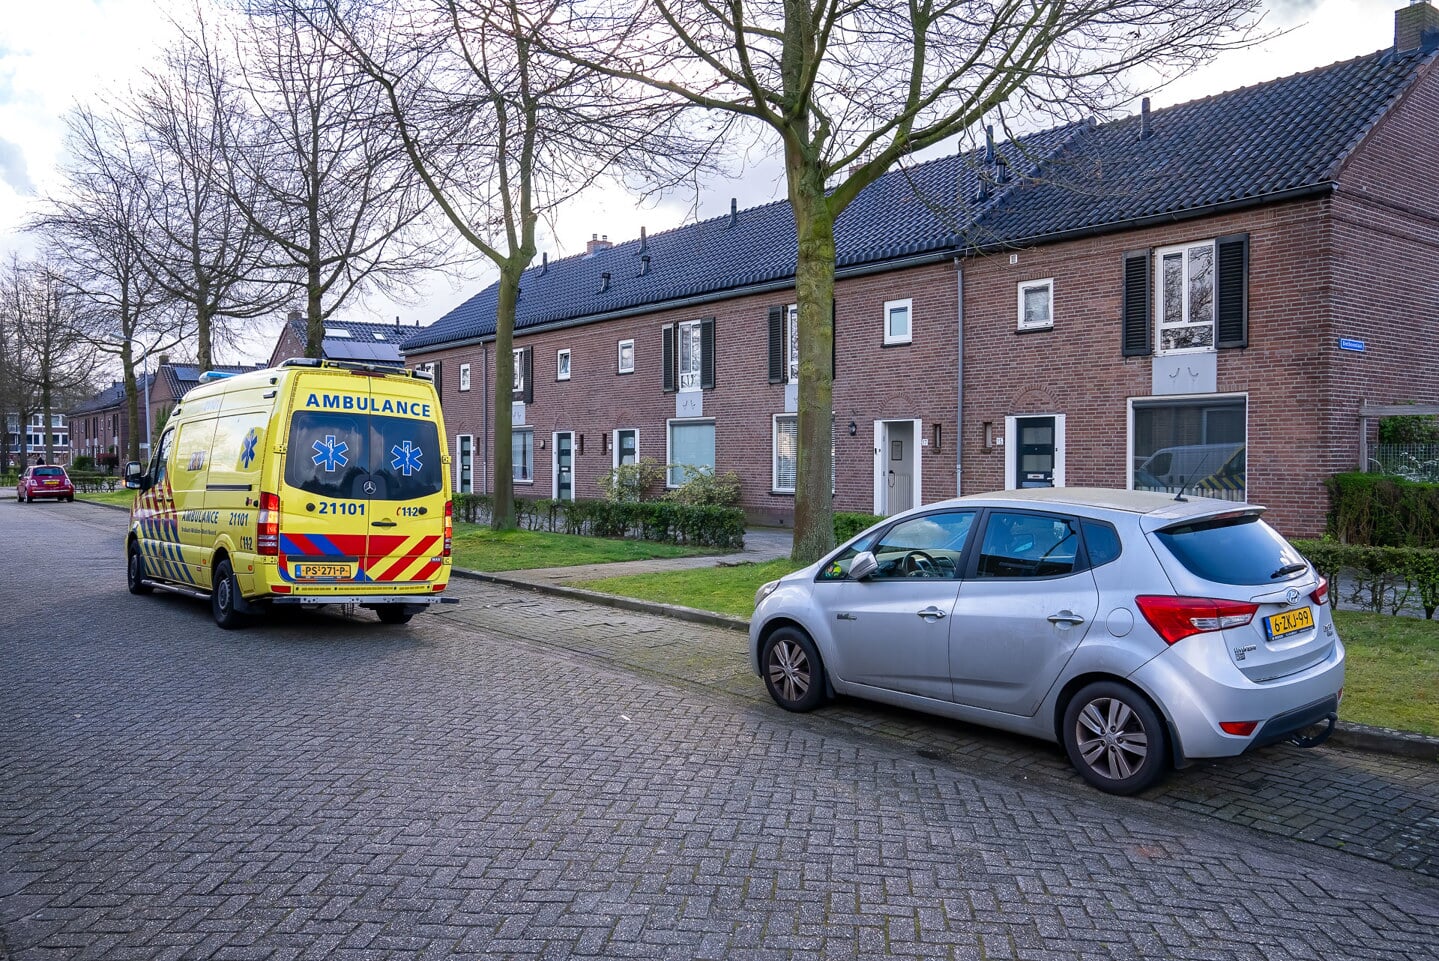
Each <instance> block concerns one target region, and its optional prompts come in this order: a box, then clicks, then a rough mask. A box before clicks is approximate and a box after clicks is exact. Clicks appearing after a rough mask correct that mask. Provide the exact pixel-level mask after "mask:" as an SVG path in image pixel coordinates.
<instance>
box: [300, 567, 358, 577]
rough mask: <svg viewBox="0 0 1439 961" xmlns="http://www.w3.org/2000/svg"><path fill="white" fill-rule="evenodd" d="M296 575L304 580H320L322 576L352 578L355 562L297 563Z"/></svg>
mask: <svg viewBox="0 0 1439 961" xmlns="http://www.w3.org/2000/svg"><path fill="white" fill-rule="evenodd" d="M295 576H296V577H297V578H300V579H302V580H318V579H320V578H340V577H343V578H346V579H348V578H352V577H354V576H355V567H354V565H353V564H296V565H295Z"/></svg>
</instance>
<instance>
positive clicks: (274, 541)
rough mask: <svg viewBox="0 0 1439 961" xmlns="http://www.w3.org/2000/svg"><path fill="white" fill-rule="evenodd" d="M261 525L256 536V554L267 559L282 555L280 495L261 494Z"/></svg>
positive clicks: (265, 492)
mask: <svg viewBox="0 0 1439 961" xmlns="http://www.w3.org/2000/svg"><path fill="white" fill-rule="evenodd" d="M258 520H259V525H258V529H257V530H256V532H255V534H256V536H255V552H256V553H257V554H260V555H262V556H265V557H274V556H275V555H276V554H278V553H280V495H279V494H271V493H269V492H268V491H261V492H260V514H259V518H258Z"/></svg>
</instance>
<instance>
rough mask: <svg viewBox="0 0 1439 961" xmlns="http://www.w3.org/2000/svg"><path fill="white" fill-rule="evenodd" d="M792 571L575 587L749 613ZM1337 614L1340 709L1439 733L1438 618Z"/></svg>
mask: <svg viewBox="0 0 1439 961" xmlns="http://www.w3.org/2000/svg"><path fill="white" fill-rule="evenodd" d="M792 570H795V565H794V564H792V563H790V562H789V561H787V560H781V561H771V562H769V563H767V564H738V565H735V566H732V567H721V568H706V569H702V570H693V571H676V572H674V573H672V574H644V575H640V576H637V577H609V578H605V579H603V580H592V581H585V582H580V583H576V584H575V586H576V587H583V588H586V589H588V590H592V591H602V592H603V593H606V594H620V595H623V596H625V597H636V598H640V599H642V600H648V601H659V602H661V603H666V604H681V605H683V606H685V607H696V608H699V609H700V610H704V611H715V612H716V613H719V614H729V615H731V616H733V617H741V618H748V617H749V616H750V614H751V613H752V612H753V610H754V592H755V590H756V589H757V588H758V587H759V586H760V585H761V584H763V583H764V582H765V581H771V580H774V579H775V578H776V577H780V576H782V575H784V574H788V573H789V572H790V571H792ZM1334 621H1335V624H1336V625H1337V626H1338V628H1339V636H1340V637H1341V638H1343V640H1344V644H1345V646H1346V647H1347V648H1348V652H1349V663H1348V667H1347V670H1346V673H1345V682H1344V704H1343V707H1342V708H1341V709H1340V716H1341V717H1342V718H1343V719H1344V720H1346V721H1353V722H1355V723H1358V724H1372V725H1374V726H1376V727H1387V728H1392V729H1394V730H1399V731H1415V732H1418V733H1420V734H1429V735H1433V736H1436V737H1439V620H1431V621H1421V620H1418V619H1417V618H1412V617H1387V616H1385V615H1383V614H1371V613H1367V612H1362V611H1336V612H1335V614H1334Z"/></svg>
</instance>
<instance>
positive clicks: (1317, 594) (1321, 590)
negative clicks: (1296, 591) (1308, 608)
mask: <svg viewBox="0 0 1439 961" xmlns="http://www.w3.org/2000/svg"><path fill="white" fill-rule="evenodd" d="M1309 599H1310V600H1311V601H1313V602H1314V603H1315V604H1318V605H1320V606H1321V607H1322V606H1323V605H1324V602H1325V601H1327V600H1329V578H1327V577H1321V578H1319V586H1318V587H1316V588H1314V590H1313V591H1311V592H1310V593H1309Z"/></svg>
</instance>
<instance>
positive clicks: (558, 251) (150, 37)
mask: <svg viewBox="0 0 1439 961" xmlns="http://www.w3.org/2000/svg"><path fill="white" fill-rule="evenodd" d="M1407 2H1408V0H1268V5H1269V14H1268V17H1267V19H1266V25H1267V26H1268V27H1270V28H1273V29H1280V30H1284V31H1287V32H1286V33H1285V34H1284V35H1283V36H1280V37H1277V38H1276V39H1274V40H1272V41H1270V42H1267V43H1265V44H1264V45H1262V46H1259V47H1255V48H1251V49H1249V50H1244V51H1236V52H1233V53H1230V54H1227V55H1225V56H1224V57H1222V58H1221V59H1220V60H1219V61H1218V62H1216V63H1215V64H1213V65H1211V66H1210V67H1208V68H1206V69H1204V70H1202V71H1199V72H1196V73H1194V74H1191V75H1190V76H1187V77H1183V78H1180V79H1179V80H1177V81H1175V82H1174V83H1173V84H1172V85H1171V86H1170V87H1168V88H1167V89H1166V90H1164V91H1163V92H1162V93H1160V94H1159V95H1158V96H1156V97H1154V98H1153V101H1152V103H1153V106H1155V107H1156V108H1157V107H1164V106H1169V105H1171V104H1175V103H1182V102H1184V101H1187V100H1192V99H1195V98H1196V97H1203V96H1207V95H1209V94H1213V93H1219V92H1221V91H1224V90H1232V89H1234V88H1236V87H1242V86H1247V85H1249V84H1254V83H1260V82H1262V81H1265V80H1271V79H1274V78H1276V77H1281V76H1286V75H1288V74H1293V73H1299V72H1302V71H1305V70H1309V69H1311V68H1313V67H1318V66H1323V65H1325V64H1329V63H1334V62H1337V61H1340V60H1347V59H1349V58H1351V57H1355V56H1359V55H1361V54H1365V53H1371V52H1373V51H1375V50H1378V49H1380V48H1382V47H1387V46H1389V45H1390V44H1392V43H1393V39H1394V11H1395V9H1396V8H1398V7H1399V6H1402V5H1403V4H1404V3H1407ZM166 3H167V0H39V2H36V0H5V3H4V8H5V9H4V14H3V23H4V27H3V31H0V256H3V257H4V258H5V259H7V260H8V259H9V256H10V252H11V251H12V250H17V249H18V250H21V251H27V250H29V249H30V247H31V245H32V241H31V240H30V239H28V238H27V237H25V236H24V235H22V234H21V233H20V231H19V228H20V225H21V223H22V221H23V219H24V217H25V215H26V212H27V210H28V209H29V207H30V205H31V204H32V203H33V201H34V199H35V197H36V196H37V195H40V194H43V193H44V192H45V191H46V190H51V189H54V184H55V179H56V173H55V171H56V167H57V164H58V163H60V162H61V160H62V158H61V156H60V151H61V149H62V146H61V132H62V122H61V117H62V116H63V115H64V113H65V112H66V111H67V110H69V109H70V108H71V107H73V106H74V105H75V104H77V103H81V102H92V101H94V100H95V99H96V98H97V97H99V96H102V95H105V94H107V93H114V92H116V91H123V90H124V89H125V87H126V85H127V84H128V83H129V81H130V79H131V78H133V77H134V76H135V73H136V71H137V70H138V69H139V68H140V67H141V66H143V65H144V64H145V63H146V62H147V60H148V59H149V58H151V57H152V56H153V55H154V53H155V51H156V49H157V47H158V46H159V45H160V44H161V43H162V42H163V39H164V38H165V37H167V36H169V34H170V29H171V28H170V26H169V24H168V22H167V20H166V15H165V12H164V7H163V6H162V5H164V4H166ZM732 196H733V197H738V199H739V203H740V206H741V208H744V207H747V206H753V205H755V204H760V203H768V202H769V201H772V200H777V199H781V198H782V197H783V196H784V185H783V183H782V182H781V181H780V180H779V179H778V167H777V165H775V164H761V165H759V166H757V167H756V168H755V169H753V170H751V171H750V172H749V174H748V175H747V176H745V177H744V178H742V179H741V180H740V181H737V182H723V183H715V184H711V185H708V186H707V187H706V188H705V189H703V190H701V191H700V192H699V194H698V197H696V196H695V194H694V193H693V192H691V194H690V195H689V196H686V197H675V198H672V199H670V200H667V201H665V202H663V203H660V204H654V203H650V204H647V205H644V206H643V207H642V208H639V209H637V207H636V205H635V203H634V202H633V201H632V200H631V199H629V198H627V197H625V196H624V195H623V194H620V193H618V192H616V191H613V190H607V191H596V192H595V193H593V194H592V195H590V196H586V197H585V198H583V202H581V203H577V204H575V205H574V208H573V209H572V210H570V211H569V212H567V213H566V214H565V215H564V216H563V217H562V219H561V222H560V224H559V225H558V231H559V234H560V236H559V237H558V238H551V239H549V240H547V241H544V242H542V245H541V246H542V249H546V250H547V251H548V252H549V254H550V256H551V257H562V256H567V255H570V254H574V253H577V252H580V251H582V250H583V249H584V243H585V241H586V240H588V239H589V237H590V236H591V235H592V234H594V233H602V234H608V235H609V236H610V238H611V239H612V240H615V241H622V240H627V239H633V238H635V237H638V236H639V230H640V227H641V226H645V227H647V228H648V230H649V232H650V233H656V232H658V231H661V230H667V229H670V228H672V227H676V226H679V225H680V224H681V223H682V222H684V221H686V220H689V219H693V218H694V217H695V216H696V213H697V214H698V216H699V218H701V219H703V218H707V217H714V216H719V215H721V214H724V213H728V212H729V202H730V198H731V197H732ZM486 282H488V278H487V277H486V278H482V279H480V280H473V281H469V282H465V283H462V284H460V285H459V286H458V287H456V286H455V285H454V284H452V283H450V282H446V281H445V280H443V279H441V280H437V282H436V283H434V284H432V285H430V287H429V288H427V289H426V290H425V291H424V292H422V294H421V296H420V299H419V300H418V301H417V302H416V303H414V304H393V303H389V302H375V303H371V304H366V305H363V306H359V305H357V306H356V307H354V308H353V309H352V310H348V311H346V315H347V317H348V319H352V320H387V321H388V320H393V319H394V318H395V316H396V315H399V316H401V317H402V318H403V319H404V322H405V323H407V324H412V323H414V322H416V321H418V322H420V323H422V324H430V323H432V322H434V321H435V320H436V319H438V318H439V317H440V316H441V315H443V314H444V313H445V312H446V311H448V310H449V309H451V308H452V307H454V306H455V305H456V304H458V303H460V302H461V301H463V300H464V299H465V298H466V297H468V296H469V295H470V294H471V293H473V292H474V291H476V290H478V289H479V287H480V286H482V285H483V284H484V283H486ZM258 341H259V342H268V343H273V338H272V336H271V337H268V339H267V337H261V338H258ZM253 353H254V356H251V357H225V358H220V359H221V360H224V361H226V362H237V361H242V360H244V361H249V360H256V359H261V355H267V354H268V348H267V347H266V348H260V347H257V348H256V349H255V350H254V351H253Z"/></svg>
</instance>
